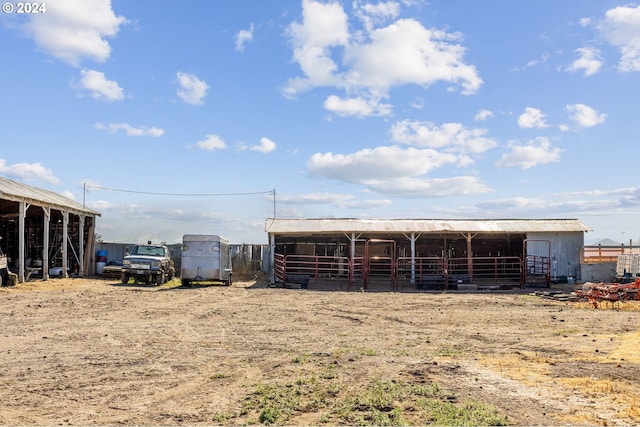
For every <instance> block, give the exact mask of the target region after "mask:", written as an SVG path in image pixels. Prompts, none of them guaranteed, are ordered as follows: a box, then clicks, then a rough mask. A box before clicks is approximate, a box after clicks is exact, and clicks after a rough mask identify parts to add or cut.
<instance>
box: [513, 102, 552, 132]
mask: <svg viewBox="0 0 640 427" xmlns="http://www.w3.org/2000/svg"><path fill="white" fill-rule="evenodd" d="M518 126H520V127H521V128H527V129H530V128H536V129H542V128H546V127H547V126H548V125H547V123H546V122H545V116H544V114H543V113H542V111H540V110H538V109H537V108H532V107H527V108H525V110H524V113H522V114H521V115H520V116H518Z"/></svg>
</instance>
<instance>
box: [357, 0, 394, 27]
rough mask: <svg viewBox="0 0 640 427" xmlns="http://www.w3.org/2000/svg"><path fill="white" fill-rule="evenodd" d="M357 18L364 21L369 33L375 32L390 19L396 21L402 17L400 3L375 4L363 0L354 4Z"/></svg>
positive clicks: (358, 0) (385, 2) (383, 2)
mask: <svg viewBox="0 0 640 427" xmlns="http://www.w3.org/2000/svg"><path fill="white" fill-rule="evenodd" d="M353 7H354V9H355V14H356V16H357V17H358V18H359V19H360V20H361V21H362V24H363V25H364V27H365V29H366V30H367V31H369V32H370V31H371V30H373V28H374V27H375V25H379V24H381V23H383V22H385V21H387V20H389V19H395V18H397V17H398V16H399V15H400V3H398V2H397V1H381V2H379V3H376V4H373V3H368V2H366V1H362V0H356V1H354V2H353Z"/></svg>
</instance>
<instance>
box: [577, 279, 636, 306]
mask: <svg viewBox="0 0 640 427" xmlns="http://www.w3.org/2000/svg"><path fill="white" fill-rule="evenodd" d="M639 291H640V278H639V279H636V280H635V282H631V283H597V284H594V285H590V286H588V287H586V288H583V289H578V290H576V291H575V294H576V295H578V296H579V297H581V298H584V299H586V300H588V301H589V302H590V303H591V304H592V305H593V308H598V306H599V305H600V304H602V303H610V304H614V303H620V302H623V301H639V300H640V292H639Z"/></svg>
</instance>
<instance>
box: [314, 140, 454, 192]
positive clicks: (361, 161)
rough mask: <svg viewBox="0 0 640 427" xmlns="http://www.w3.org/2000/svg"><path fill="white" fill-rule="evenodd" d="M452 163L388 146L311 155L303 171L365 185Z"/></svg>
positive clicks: (437, 155)
mask: <svg viewBox="0 0 640 427" xmlns="http://www.w3.org/2000/svg"><path fill="white" fill-rule="evenodd" d="M456 160H457V156H454V155H452V154H446V153H440V152H438V151H436V150H432V149H417V148H413V147H410V148H401V147H398V146H391V147H376V148H366V149H363V150H360V151H357V152H355V153H352V154H333V153H315V154H314V155H312V156H311V158H310V159H309V160H308V162H307V168H308V169H309V171H310V172H311V173H312V174H313V175H317V176H323V177H326V178H332V179H337V180H341V181H346V182H352V183H365V184H366V183H370V182H374V181H377V180H386V179H392V178H398V177H404V176H419V175H423V174H425V173H427V172H429V171H431V170H433V169H435V168H439V167H442V166H444V165H446V164H451V163H455V162H456Z"/></svg>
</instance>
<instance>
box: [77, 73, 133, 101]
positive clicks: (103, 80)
mask: <svg viewBox="0 0 640 427" xmlns="http://www.w3.org/2000/svg"><path fill="white" fill-rule="evenodd" d="M81 74H82V76H81V77H80V82H79V83H78V84H76V87H77V88H79V89H81V90H86V91H89V93H90V94H91V96H92V97H93V98H95V99H98V100H100V101H104V102H113V101H122V100H123V99H124V90H123V89H122V88H121V87H120V85H118V82H116V81H113V80H109V79H107V77H106V76H105V75H104V73H102V72H100V71H95V70H82V71H81Z"/></svg>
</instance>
